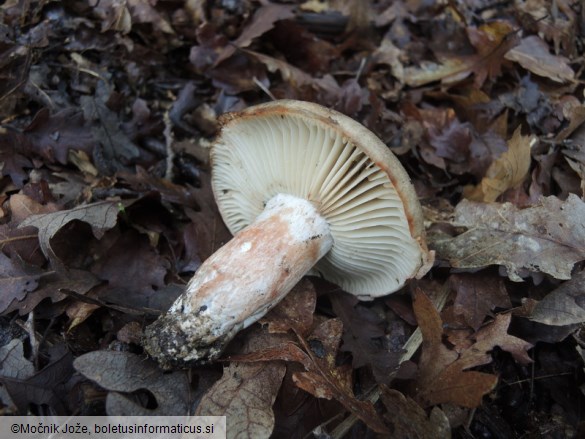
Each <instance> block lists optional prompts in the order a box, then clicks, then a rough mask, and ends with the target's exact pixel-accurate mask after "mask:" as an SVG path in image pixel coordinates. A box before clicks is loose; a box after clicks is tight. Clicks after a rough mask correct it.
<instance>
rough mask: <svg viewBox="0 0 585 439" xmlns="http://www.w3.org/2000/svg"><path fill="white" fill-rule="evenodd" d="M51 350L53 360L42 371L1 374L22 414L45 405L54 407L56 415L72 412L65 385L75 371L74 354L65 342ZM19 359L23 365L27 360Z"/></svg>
mask: <svg viewBox="0 0 585 439" xmlns="http://www.w3.org/2000/svg"><path fill="white" fill-rule="evenodd" d="M48 354H49V357H50V361H49V363H48V364H47V365H46V366H45V367H43V368H42V369H41V370H39V371H38V372H36V373H34V374H32V375H29V376H27V375H28V374H22V375H19V376H18V377H16V378H14V377H13V378H7V377H1V378H0V382H1V383H2V385H3V386H4V387H5V389H6V391H7V392H8V393H9V395H10V398H11V399H12V401H13V402H14V404H15V406H16V407H17V410H18V413H19V414H21V415H25V414H26V413H29V411H30V410H31V408H33V407H39V408H40V407H41V406H45V407H51V409H52V410H53V411H54V413H55V414H56V415H65V414H66V413H71V407H67V403H68V401H67V395H68V394H67V392H64V389H65V385H66V383H67V382H69V380H70V379H71V377H72V375H73V373H74V370H73V366H72V361H73V354H72V353H71V352H70V351H69V349H68V348H67V347H66V346H65V344H63V343H62V344H56V345H53V346H51V348H50V349H49V352H48ZM12 360H14V357H12ZM19 363H20V365H22V366H24V364H25V363H24V362H19ZM25 367H26V366H25Z"/></svg>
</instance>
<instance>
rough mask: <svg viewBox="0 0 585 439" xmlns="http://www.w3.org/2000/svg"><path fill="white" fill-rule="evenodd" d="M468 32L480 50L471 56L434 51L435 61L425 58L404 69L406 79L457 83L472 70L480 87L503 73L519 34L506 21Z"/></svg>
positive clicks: (408, 81)
mask: <svg viewBox="0 0 585 439" xmlns="http://www.w3.org/2000/svg"><path fill="white" fill-rule="evenodd" d="M467 34H468V37H469V39H470V41H471V43H472V44H473V45H474V46H475V48H476V50H477V53H476V54H473V55H471V56H462V55H459V56H457V55H453V54H451V53H435V56H436V57H437V58H438V59H439V61H440V62H439V63H436V62H424V63H422V64H421V66H420V67H408V68H405V69H404V82H405V83H406V84H407V85H410V86H411V87H419V86H422V85H426V84H429V83H431V82H435V81H442V82H444V83H450V84H451V83H455V82H458V81H461V80H463V79H465V78H467V77H468V76H470V75H471V74H472V73H473V74H475V85H476V86H477V88H480V87H481V86H482V85H483V83H484V82H485V80H486V79H487V78H490V79H494V78H496V77H498V76H499V75H500V73H501V65H502V61H503V60H504V54H505V53H506V52H508V51H509V50H510V49H511V48H512V47H514V46H515V45H516V38H515V36H516V34H515V32H514V31H513V29H512V26H511V25H510V24H509V23H508V22H505V21H493V22H491V23H487V24H485V25H483V26H480V27H479V28H473V27H468V28H467Z"/></svg>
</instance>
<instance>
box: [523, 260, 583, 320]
mask: <svg viewBox="0 0 585 439" xmlns="http://www.w3.org/2000/svg"><path fill="white" fill-rule="evenodd" d="M530 320H532V321H534V322H538V323H544V324H545V325H551V326H565V325H573V324H580V323H583V322H585V271H581V272H580V273H578V274H576V275H575V276H573V278H572V279H571V280H568V281H567V282H565V283H563V284H562V285H561V286H559V287H558V288H556V289H555V290H553V291H552V292H550V293H549V294H547V295H546V296H545V297H544V299H542V300H541V301H540V302H538V303H537V304H536V306H535V307H534V309H533V310H532V314H531V315H530Z"/></svg>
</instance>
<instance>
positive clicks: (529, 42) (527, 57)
mask: <svg viewBox="0 0 585 439" xmlns="http://www.w3.org/2000/svg"><path fill="white" fill-rule="evenodd" d="M506 59H509V60H510V61H515V62H517V63H518V64H520V65H521V66H522V67H524V68H525V69H526V70H529V71H531V72H532V73H534V74H535V75H538V76H542V77H544V78H548V79H552V80H553V81H556V82H568V81H572V80H573V79H575V72H574V71H573V69H571V67H569V64H568V63H569V60H568V59H567V58H565V57H562V56H557V55H552V54H551V53H550V52H549V48H548V46H547V44H546V43H545V42H544V41H543V40H542V39H541V38H540V37H539V36H538V35H530V36H528V37H526V38H523V39H522V40H521V41H520V44H518V45H517V46H516V47H514V48H513V49H511V50H510V51H509V52H508V53H506Z"/></svg>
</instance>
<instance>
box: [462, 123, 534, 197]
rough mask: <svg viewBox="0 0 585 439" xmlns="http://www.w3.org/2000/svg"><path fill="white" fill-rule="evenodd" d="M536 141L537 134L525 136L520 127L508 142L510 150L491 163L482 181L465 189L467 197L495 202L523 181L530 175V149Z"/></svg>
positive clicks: (464, 193)
mask: <svg viewBox="0 0 585 439" xmlns="http://www.w3.org/2000/svg"><path fill="white" fill-rule="evenodd" d="M536 142H537V138H536V136H523V135H522V134H521V133H520V127H518V128H517V129H516V131H515V132H514V135H513V136H512V138H511V139H510V141H509V142H508V150H507V151H506V152H504V153H503V154H502V155H501V156H500V157H499V158H498V159H497V160H496V161H495V162H493V163H492V164H491V165H490V167H489V168H488V170H487V173H486V176H485V177H484V178H483V179H482V180H481V183H480V184H479V185H477V186H476V187H469V186H468V187H466V188H465V189H464V191H463V195H464V196H465V198H467V199H469V200H473V201H485V202H488V203H489V202H493V201H496V199H497V198H498V197H499V196H500V195H502V194H503V193H504V192H505V191H507V190H508V189H511V188H514V187H516V186H518V185H519V184H520V183H522V182H523V181H524V179H525V178H526V176H527V175H528V170H529V169H530V160H531V159H530V151H531V148H532V147H533V146H534V145H535V144H536Z"/></svg>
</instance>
